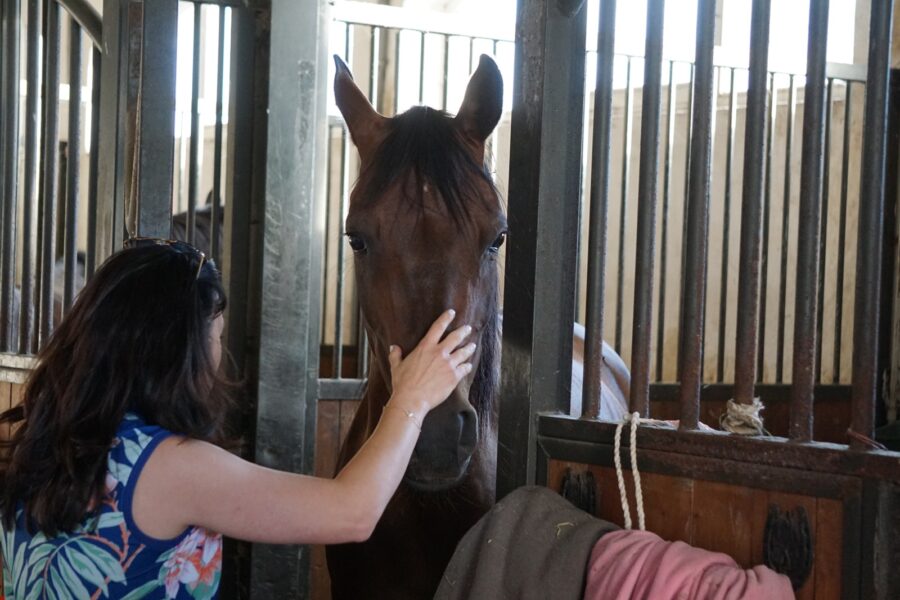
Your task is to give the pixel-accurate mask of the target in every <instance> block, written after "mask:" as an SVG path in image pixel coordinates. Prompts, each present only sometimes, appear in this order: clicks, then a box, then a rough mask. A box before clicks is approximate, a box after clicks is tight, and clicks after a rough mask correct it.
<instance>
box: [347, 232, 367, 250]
mask: <svg viewBox="0 0 900 600" xmlns="http://www.w3.org/2000/svg"><path fill="white" fill-rule="evenodd" d="M347 240H348V241H349V242H350V247H351V248H353V251H354V252H365V251H366V243H365V242H364V241H363V239H362V238H361V237H359V236H358V235H356V234H355V233H348V234H347Z"/></svg>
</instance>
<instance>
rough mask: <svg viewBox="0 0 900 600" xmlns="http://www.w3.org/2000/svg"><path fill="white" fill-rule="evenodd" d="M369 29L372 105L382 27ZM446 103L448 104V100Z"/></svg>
mask: <svg viewBox="0 0 900 600" xmlns="http://www.w3.org/2000/svg"><path fill="white" fill-rule="evenodd" d="M369 31H370V40H371V41H370V44H369V102H371V103H372V106H375V105H376V104H377V103H378V101H377V99H376V94H377V92H378V83H377V81H378V53H379V48H380V40H381V28H379V27H375V26H374V25H373V26H371V27H369ZM445 60H446V59H445ZM444 104H446V102H445V103H444ZM329 139H330V136H329Z"/></svg>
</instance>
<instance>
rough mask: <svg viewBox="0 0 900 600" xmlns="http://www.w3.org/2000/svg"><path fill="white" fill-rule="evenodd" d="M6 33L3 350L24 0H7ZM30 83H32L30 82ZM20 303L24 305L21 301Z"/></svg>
mask: <svg viewBox="0 0 900 600" xmlns="http://www.w3.org/2000/svg"><path fill="white" fill-rule="evenodd" d="M4 4H5V6H6V14H5V16H4V18H5V25H6V31H4V32H3V34H4V35H3V37H4V38H5V39H4V40H3V42H4V45H3V55H2V60H3V63H4V64H3V82H4V83H5V86H4V89H3V94H4V95H5V96H6V98H5V101H4V103H3V109H4V110H3V112H2V119H3V124H2V127H3V138H4V140H3V174H2V177H3V182H2V185H3V220H2V223H3V232H2V233H3V236H2V237H3V245H2V251H0V256H2V265H0V290H2V297H0V349H2V350H3V351H4V352H9V351H10V350H12V348H13V340H12V334H13V332H14V331H15V324H14V323H13V320H14V318H15V315H14V312H13V305H14V302H15V279H16V217H17V211H16V207H17V204H18V203H17V200H18V196H19V78H20V73H19V39H20V37H21V30H22V19H21V15H20V11H21V4H20V0H7V1H6V2H4ZM29 84H30V82H29ZM20 304H22V303H21V302H20Z"/></svg>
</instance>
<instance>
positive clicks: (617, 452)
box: [613, 412, 647, 531]
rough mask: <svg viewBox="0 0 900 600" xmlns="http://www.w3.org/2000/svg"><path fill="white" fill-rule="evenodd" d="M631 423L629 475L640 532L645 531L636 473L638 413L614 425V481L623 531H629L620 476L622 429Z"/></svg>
mask: <svg viewBox="0 0 900 600" xmlns="http://www.w3.org/2000/svg"><path fill="white" fill-rule="evenodd" d="M629 421H630V422H631V436H630V444H631V473H632V475H633V476H634V496H635V498H634V500H635V506H636V507H637V514H638V528H639V529H640V530H641V531H644V530H646V528H647V527H646V523H645V517H644V491H643V489H642V488H641V473H640V471H638V462H637V427H638V424H639V423H640V421H641V414H640V413H638V412H635V413H632V414H630V415H625V416H624V417H622V421H621V422H619V424H618V425H616V435H615V438H614V449H613V452H614V454H613V460H614V461H615V464H616V480H617V481H618V483H619V500H621V502H622V514H623V515H624V516H625V529H631V509H630V508H629V507H628V491H627V490H626V489H625V476H624V475H623V474H622V456H621V454H622V453H621V446H622V427H624V426H625V423H628V422H629Z"/></svg>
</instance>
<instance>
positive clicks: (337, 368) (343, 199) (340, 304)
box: [332, 127, 350, 379]
mask: <svg viewBox="0 0 900 600" xmlns="http://www.w3.org/2000/svg"><path fill="white" fill-rule="evenodd" d="M348 137H349V136H348V133H347V129H346V128H345V127H342V128H341V183H340V187H339V194H340V202H339V204H338V206H339V210H338V216H337V218H338V222H339V223H340V224H341V225H340V227H341V230H342V231H343V228H344V217H345V215H346V214H347V196H348V194H349V190H348V189H347V186H346V185H345V184H346V181H347V177H348V174H347V163H348V162H349V161H348V159H349V157H350V140H349V139H348ZM346 243H347V242H346V240H344V239H343V238H342V239H341V240H340V242H339V243H338V246H337V282H336V284H337V290H336V296H335V301H334V346H333V348H332V361H333V365H332V373H334V377H335V379H340V378H341V376H342V374H343V368H344V275H345V273H344V271H345V269H344V256H345V254H344V244H346Z"/></svg>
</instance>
